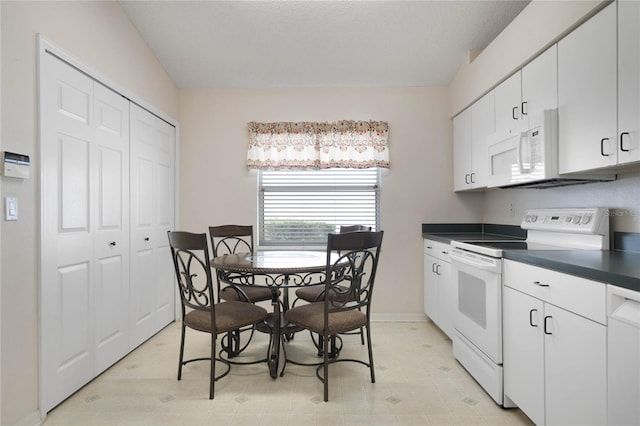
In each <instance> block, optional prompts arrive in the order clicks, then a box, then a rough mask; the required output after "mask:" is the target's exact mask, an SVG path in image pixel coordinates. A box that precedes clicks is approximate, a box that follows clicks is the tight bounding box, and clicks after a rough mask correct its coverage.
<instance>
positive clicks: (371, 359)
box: [366, 324, 376, 383]
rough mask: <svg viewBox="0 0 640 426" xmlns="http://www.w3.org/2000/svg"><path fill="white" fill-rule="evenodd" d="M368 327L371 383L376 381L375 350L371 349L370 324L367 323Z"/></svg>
mask: <svg viewBox="0 0 640 426" xmlns="http://www.w3.org/2000/svg"><path fill="white" fill-rule="evenodd" d="M366 329H367V348H368V349H369V370H371V383H375V382H376V374H375V371H374V369H373V350H372V349H371V332H370V331H369V324H367V326H366Z"/></svg>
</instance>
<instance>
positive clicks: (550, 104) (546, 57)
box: [520, 44, 558, 129]
mask: <svg viewBox="0 0 640 426" xmlns="http://www.w3.org/2000/svg"><path fill="white" fill-rule="evenodd" d="M554 108H558V46H557V45H556V44H554V45H553V46H551V47H550V48H548V49H547V50H545V51H544V52H543V53H542V54H540V56H538V57H537V58H535V59H534V60H533V61H531V62H530V63H529V64H528V65H526V66H525V67H524V68H522V102H521V103H520V114H521V117H522V119H523V121H524V124H525V128H527V129H528V128H530V127H531V126H530V125H529V119H530V117H535V116H536V115H540V114H541V113H542V112H543V111H544V110H547V109H554Z"/></svg>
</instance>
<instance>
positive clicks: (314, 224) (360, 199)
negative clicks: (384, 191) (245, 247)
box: [258, 168, 380, 247]
mask: <svg viewBox="0 0 640 426" xmlns="http://www.w3.org/2000/svg"><path fill="white" fill-rule="evenodd" d="M258 185H259V191H258V194H259V195H258V198H259V206H258V212H259V218H258V227H259V235H258V244H259V245H260V246H262V247H269V246H289V247H293V246H296V247H299V246H325V245H326V244H327V234H328V233H330V232H337V231H338V230H339V229H340V226H341V225H367V226H371V228H372V229H373V230H377V229H379V227H378V224H379V223H380V213H379V212H380V208H379V207H380V171H379V169H378V168H370V169H322V170H261V171H260V172H259V177H258Z"/></svg>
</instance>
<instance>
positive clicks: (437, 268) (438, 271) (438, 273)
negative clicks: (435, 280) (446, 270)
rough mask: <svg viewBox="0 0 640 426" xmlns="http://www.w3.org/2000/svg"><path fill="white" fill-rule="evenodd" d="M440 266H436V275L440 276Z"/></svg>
mask: <svg viewBox="0 0 640 426" xmlns="http://www.w3.org/2000/svg"><path fill="white" fill-rule="evenodd" d="M440 266H442V265H440V264H438V265H437V266H436V275H440Z"/></svg>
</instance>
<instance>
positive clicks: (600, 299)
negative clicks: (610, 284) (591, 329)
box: [502, 260, 607, 324]
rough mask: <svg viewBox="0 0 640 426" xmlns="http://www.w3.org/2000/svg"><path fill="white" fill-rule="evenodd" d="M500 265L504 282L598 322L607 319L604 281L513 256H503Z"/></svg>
mask: <svg viewBox="0 0 640 426" xmlns="http://www.w3.org/2000/svg"><path fill="white" fill-rule="evenodd" d="M502 268H503V271H502V272H503V275H502V283H503V285H505V286H507V287H511V288H513V289H516V290H519V291H521V292H523V293H526V294H528V295H530V296H533V297H536V298H538V299H540V300H543V301H545V302H548V303H551V304H552V305H556V306H558V307H561V308H563V309H566V310H568V311H571V312H574V313H576V314H578V315H581V316H583V317H586V318H589V319H591V320H593V321H597V322H599V323H601V324H606V323H607V288H606V285H605V284H604V283H601V282H598V281H592V280H588V279H585V278H580V277H576V276H574V275H569V274H565V273H562V272H558V271H553V270H550V269H545V268H541V267H539V266H533V265H528V264H525V263H520V262H514V261H512V260H505V261H504V262H503V266H502Z"/></svg>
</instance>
